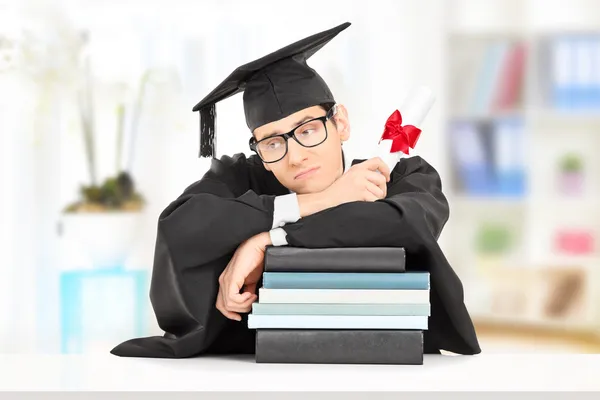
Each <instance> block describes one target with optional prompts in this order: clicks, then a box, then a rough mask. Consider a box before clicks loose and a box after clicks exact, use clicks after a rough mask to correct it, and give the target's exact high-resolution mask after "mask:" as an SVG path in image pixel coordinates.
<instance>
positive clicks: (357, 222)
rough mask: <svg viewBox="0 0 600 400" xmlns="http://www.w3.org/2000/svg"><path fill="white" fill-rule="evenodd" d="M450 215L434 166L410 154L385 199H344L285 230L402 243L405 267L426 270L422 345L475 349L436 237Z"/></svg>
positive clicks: (368, 243) (313, 239)
mask: <svg viewBox="0 0 600 400" xmlns="http://www.w3.org/2000/svg"><path fill="white" fill-rule="evenodd" d="M448 217H449V207H448V202H447V200H446V198H445V196H444V194H443V192H442V187H441V180H440V177H439V175H438V173H437V171H436V170H435V169H434V168H433V167H432V166H431V165H430V164H428V163H427V162H426V161H425V160H423V159H422V158H421V157H411V158H405V159H402V160H401V161H400V162H399V163H398V164H397V165H396V167H395V168H394V170H393V171H392V174H391V179H390V182H388V193H387V197H386V198H385V199H382V200H378V201H375V202H352V203H346V204H342V205H339V206H337V207H334V208H329V209H326V210H324V211H321V212H319V213H316V214H313V215H311V216H308V217H305V218H302V219H301V220H299V221H298V222H296V223H294V224H290V225H286V226H284V227H283V229H284V230H285V231H286V233H287V241H288V244H289V245H290V246H295V247H309V248H317V247H361V246H364V247H377V246H393V247H404V248H405V251H406V263H407V264H406V265H407V269H409V270H421V271H429V272H430V281H431V285H430V302H431V316H430V318H429V328H428V330H427V331H426V332H425V347H426V348H427V349H428V350H429V352H439V350H441V349H443V350H448V351H451V352H455V353H459V354H478V353H480V352H481V350H480V348H479V344H478V341H477V337H476V334H475V329H474V327H473V324H472V321H471V318H470V316H469V314H468V311H467V309H466V307H465V305H464V299H463V297H464V294H463V286H462V283H461V281H460V279H459V277H458V276H457V275H456V273H455V272H454V270H453V269H452V267H451V266H450V264H449V263H448V261H447V259H446V257H445V256H444V254H443V252H442V250H441V248H440V247H439V244H438V242H437V239H438V238H439V235H440V233H441V231H442V229H443V227H444V225H445V223H446V221H447V220H448Z"/></svg>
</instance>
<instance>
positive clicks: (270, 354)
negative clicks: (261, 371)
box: [255, 329, 423, 365]
mask: <svg viewBox="0 0 600 400" xmlns="http://www.w3.org/2000/svg"><path fill="white" fill-rule="evenodd" d="M255 357H256V358H255V359H256V362H257V363H281V364H288V363H296V364H413V365H421V364H423V332H422V331H418V330H414V331H411V330H306V329H304V330H298V329H288V330H286V329H261V330H258V331H257V332H256V356H255Z"/></svg>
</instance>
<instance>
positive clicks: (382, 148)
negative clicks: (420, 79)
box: [377, 86, 435, 171]
mask: <svg viewBox="0 0 600 400" xmlns="http://www.w3.org/2000/svg"><path fill="white" fill-rule="evenodd" d="M433 103H435V96H434V95H433V92H432V91H431V89H429V88H427V87H425V86H420V87H418V88H416V89H413V90H412V91H411V92H410V93H409V94H408V96H406V98H405V99H404V102H403V103H402V108H400V109H399V111H400V113H401V114H402V126H406V125H414V126H416V127H417V128H419V129H421V125H422V124H423V121H424V120H425V117H426V116H427V114H428V113H429V110H431V107H432V106H433ZM391 149H392V140H391V139H385V140H382V141H381V142H380V143H379V145H378V147H377V156H378V157H380V158H381V159H382V160H383V161H384V162H385V163H386V164H387V166H388V168H389V169H390V171H391V170H393V169H394V167H395V166H396V164H397V163H398V161H400V159H401V158H402V157H406V156H408V154H404V153H403V152H401V151H397V152H395V153H391V152H390V150H391Z"/></svg>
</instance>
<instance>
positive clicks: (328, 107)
mask: <svg viewBox="0 0 600 400" xmlns="http://www.w3.org/2000/svg"><path fill="white" fill-rule="evenodd" d="M333 106H335V103H323V104H321V108H322V109H323V110H325V112H329V110H331V109H332V108H333ZM330 121H331V123H332V124H333V126H335V127H336V128H337V123H336V122H335V119H333V118H332V119H330Z"/></svg>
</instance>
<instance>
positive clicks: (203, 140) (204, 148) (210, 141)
mask: <svg viewBox="0 0 600 400" xmlns="http://www.w3.org/2000/svg"><path fill="white" fill-rule="evenodd" d="M216 114H217V112H216V107H215V105H214V104H212V105H210V106H207V107H203V108H202V109H201V110H200V157H211V158H214V156H215V153H216V138H215V118H216Z"/></svg>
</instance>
